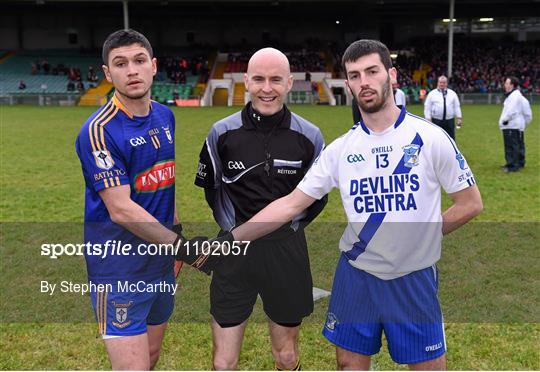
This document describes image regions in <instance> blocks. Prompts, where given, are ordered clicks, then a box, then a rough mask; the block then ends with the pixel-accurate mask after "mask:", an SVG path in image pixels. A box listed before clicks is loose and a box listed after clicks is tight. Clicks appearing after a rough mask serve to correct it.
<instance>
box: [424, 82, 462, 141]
mask: <svg viewBox="0 0 540 372" xmlns="http://www.w3.org/2000/svg"><path fill="white" fill-rule="evenodd" d="M424 117H425V118H426V120H428V121H431V122H432V123H433V124H435V125H438V126H439V127H441V128H442V129H444V130H445V131H446V133H448V135H449V136H450V137H452V139H453V140H455V139H456V136H455V130H454V125H457V127H458V128H461V124H462V115H461V105H460V104H459V98H458V96H457V94H456V92H454V91H453V90H452V89H450V88H448V79H447V77H446V76H444V75H441V76H439V79H438V80H437V89H433V90H432V91H431V92H429V94H428V95H427V98H426V102H425V103H424ZM454 119H455V123H454Z"/></svg>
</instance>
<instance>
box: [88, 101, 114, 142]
mask: <svg viewBox="0 0 540 372" xmlns="http://www.w3.org/2000/svg"><path fill="white" fill-rule="evenodd" d="M112 107H113V104H112V102H111V101H109V103H107V104H106V105H105V106H104V107H103V109H102V110H101V111H100V112H99V114H97V115H96V117H95V118H94V120H92V122H91V123H90V124H89V125H88V136H89V137H90V144H91V145H92V151H96V145H95V143H94V137H93V136H92V128H93V125H94V123H95V122H96V121H99V120H101V119H102V118H103V117H104V116H106V115H107V114H108V113H109V112H110V111H111V109H112Z"/></svg>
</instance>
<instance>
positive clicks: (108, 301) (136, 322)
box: [90, 270, 176, 339]
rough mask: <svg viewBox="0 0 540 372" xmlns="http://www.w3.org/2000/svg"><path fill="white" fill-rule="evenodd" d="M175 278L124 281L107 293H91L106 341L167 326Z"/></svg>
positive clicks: (113, 286)
mask: <svg viewBox="0 0 540 372" xmlns="http://www.w3.org/2000/svg"><path fill="white" fill-rule="evenodd" d="M175 285H176V284H175V278H174V274H173V272H172V270H171V273H170V274H167V275H165V276H164V277H162V278H159V279H156V280H144V281H143V280H141V281H136V280H134V281H128V280H120V281H118V282H113V283H111V284H107V285H105V286H106V290H104V291H98V292H95V291H91V292H90V298H91V299H92V306H93V308H94V312H95V315H96V319H97V322H98V328H99V333H100V334H101V336H102V337H103V338H104V339H107V338H114V337H121V336H135V335H139V334H142V333H146V331H147V328H146V326H147V325H158V324H162V323H165V322H166V321H167V320H168V319H169V317H170V316H171V314H172V312H173V309H174V292H173V291H174V290H175V289H174V288H176V287H175Z"/></svg>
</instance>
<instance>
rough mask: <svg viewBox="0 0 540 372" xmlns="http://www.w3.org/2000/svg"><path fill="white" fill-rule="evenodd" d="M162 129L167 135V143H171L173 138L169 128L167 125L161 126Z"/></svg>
mask: <svg viewBox="0 0 540 372" xmlns="http://www.w3.org/2000/svg"><path fill="white" fill-rule="evenodd" d="M162 128H163V130H164V131H165V134H166V135H167V139H168V140H169V143H170V144H172V143H173V138H172V135H171V130H170V129H169V127H168V126H167V127H162Z"/></svg>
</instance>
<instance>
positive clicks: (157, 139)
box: [154, 136, 161, 148]
mask: <svg viewBox="0 0 540 372" xmlns="http://www.w3.org/2000/svg"><path fill="white" fill-rule="evenodd" d="M154 138H155V139H156V141H157V144H158V148H159V147H161V142H159V138H158V136H154Z"/></svg>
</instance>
